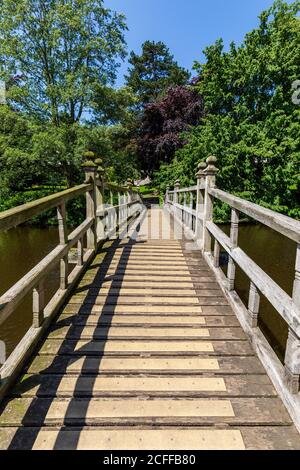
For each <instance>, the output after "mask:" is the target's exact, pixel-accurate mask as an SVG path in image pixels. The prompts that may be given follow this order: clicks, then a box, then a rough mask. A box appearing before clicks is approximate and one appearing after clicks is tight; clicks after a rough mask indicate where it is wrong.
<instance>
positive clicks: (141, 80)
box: [125, 41, 190, 107]
mask: <svg viewBox="0 0 300 470" xmlns="http://www.w3.org/2000/svg"><path fill="white" fill-rule="evenodd" d="M129 64H130V66H131V67H130V68H129V70H128V75H127V76H126V77H125V79H126V84H127V85H128V86H129V87H130V88H131V89H132V90H133V92H134V93H135V94H136V95H137V98H138V101H139V105H140V107H143V106H145V105H147V104H149V103H151V102H154V101H155V100H156V99H157V98H159V97H160V96H161V95H162V94H163V93H164V92H165V91H166V90H167V89H168V88H169V87H170V86H174V85H185V84H186V83H187V81H188V79H189V77H190V74H189V72H188V71H186V70H185V69H183V68H182V67H180V66H179V65H178V64H177V62H176V61H175V60H174V57H173V56H172V55H171V53H170V51H169V49H168V48H167V46H166V45H165V44H164V43H163V42H154V41H146V42H145V43H144V44H143V45H142V54H141V55H138V54H135V52H131V54H130V59H129Z"/></svg>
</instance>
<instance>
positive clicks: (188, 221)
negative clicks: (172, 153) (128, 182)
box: [165, 157, 300, 416]
mask: <svg viewBox="0 0 300 470" xmlns="http://www.w3.org/2000/svg"><path fill="white" fill-rule="evenodd" d="M215 163H216V158H215V157H209V158H208V159H207V166H206V164H205V163H204V164H203V163H201V164H200V165H199V168H198V170H199V171H198V172H197V175H196V177H197V186H193V187H190V188H180V184H179V181H176V183H175V188H174V191H170V188H169V187H168V188H167V192H166V197H165V205H166V207H167V208H168V210H169V211H170V212H171V213H173V214H174V217H175V219H177V221H178V222H180V223H181V224H182V225H183V226H184V228H185V230H186V233H187V234H189V236H190V238H192V239H193V240H194V241H195V242H196V244H197V245H196V246H197V247H199V248H200V249H201V250H202V252H203V255H204V257H205V259H206V261H207V262H208V264H209V265H210V266H211V268H212V269H213V270H214V272H215V274H216V276H217V278H218V280H219V282H220V284H221V287H222V289H223V291H224V292H225V294H226V296H227V298H228V299H229V301H230V303H231V304H232V306H233V307H234V309H235V310H236V312H237V313H238V316H239V319H240V320H241V323H242V324H243V326H244V329H245V330H246V331H247V332H248V334H249V336H250V337H251V340H252V343H253V344H254V346H255V348H256V350H257V352H258V353H259V356H260V357H261V359H262V361H263V362H264V365H265V366H266V369H267V371H269V372H270V375H272V378H273V379H274V380H273V382H274V381H275V382H277V385H278V388H281V389H284V390H285V391H286V392H287V393H289V400H290V401H293V398H292V397H293V396H295V395H296V394H298V392H299V383H300V222H299V221H297V220H294V219H292V218H290V217H286V216H284V215H282V214H279V213H276V212H274V211H272V210H269V209H266V208H264V207H261V206H259V205H257V204H253V203H251V202H249V201H247V200H244V199H241V198H239V197H236V196H233V195H232V194H229V193H226V192H224V191H221V190H220V189H218V188H217V187H216V174H217V171H218V170H217V168H216V167H215ZM215 199H218V200H220V201H222V202H223V203H226V204H227V205H229V206H230V207H231V229H230V236H227V235H226V234H225V233H224V232H223V231H222V230H221V229H220V228H219V227H218V226H217V225H216V224H215V223H214V221H213V212H214V200H215ZM240 213H243V214H246V215H247V216H249V217H251V218H252V219H254V220H255V221H257V222H260V223H262V224H264V225H266V226H268V227H270V228H271V229H273V230H275V231H277V232H279V233H281V234H282V235H284V236H285V237H288V238H289V239H291V240H293V241H294V242H295V243H296V246H297V249H296V263H295V280H294V288H293V294H292V296H289V295H288V294H287V293H286V292H285V291H284V290H283V289H282V288H281V287H280V286H279V285H278V284H277V283H276V282H275V281H274V280H273V279H271V277H270V276H269V275H268V274H267V273H266V272H264V271H263V269H261V268H260V267H259V266H258V265H257V264H256V263H255V262H254V261H253V260H252V259H251V258H250V257H249V256H248V255H247V254H246V253H245V252H244V251H243V250H242V249H241V248H240V247H239V246H238V231H239V219H240V217H239V216H240ZM213 241H214V244H213ZM221 248H222V249H223V250H225V252H227V254H228V257H229V263H228V267H227V275H226V276H225V275H224V273H223V271H222V270H221V268H220V250H221ZM236 266H238V267H239V268H240V269H241V270H242V271H243V272H244V273H245V274H246V276H247V277H248V278H249V280H250V291H249V303H248V308H245V306H244V304H243V303H242V301H241V299H240V298H239V296H238V294H237V293H236V292H235V274H236ZM261 295H264V296H265V297H266V298H267V300H268V301H269V302H270V303H271V304H272V306H273V307H274V308H275V309H276V311H277V312H278V313H279V315H280V316H281V317H282V318H283V319H284V320H285V322H286V323H287V325H288V328H289V334H288V340H287V345H286V353H285V359H284V367H283V366H282V364H281V363H280V361H279V359H277V356H276V355H275V354H274V351H273V350H272V348H271V346H270V345H269V343H268V342H267V340H266V339H265V337H264V335H263V333H262V332H261V331H260V330H259V329H258V328H257V326H258V315H259V306H260V297H261ZM297 406H298V408H299V403H298V405H297ZM299 411H300V410H299ZM299 416H300V415H299Z"/></svg>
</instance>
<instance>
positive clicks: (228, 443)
mask: <svg viewBox="0 0 300 470" xmlns="http://www.w3.org/2000/svg"><path fill="white" fill-rule="evenodd" d="M15 434H16V429H15V428H9V429H7V430H3V428H2V429H1V428H0V449H6V448H7V447H8V446H10V448H11V449H24V448H25V449H39V450H53V449H56V450H72V449H77V450H115V449H119V450H163V451H168V450H177V449H182V450H185V449H186V450H244V449H245V446H244V443H243V439H242V436H241V432H240V431H239V430H228V429H226V430H225V429H219V430H216V429H196V430H193V429H171V430H170V429H168V430H167V429H156V430H155V429H143V432H142V433H141V431H140V430H134V429H127V430H126V432H124V430H123V429H121V430H118V429H104V430H103V429H83V430H68V429H66V428H62V429H61V430H57V429H49V428H41V429H40V430H38V431H37V430H36V429H33V428H23V429H21V430H20V431H19V432H18V433H17V434H16V435H15ZM14 436H15V437H14Z"/></svg>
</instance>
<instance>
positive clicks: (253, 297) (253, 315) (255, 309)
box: [248, 282, 260, 328]
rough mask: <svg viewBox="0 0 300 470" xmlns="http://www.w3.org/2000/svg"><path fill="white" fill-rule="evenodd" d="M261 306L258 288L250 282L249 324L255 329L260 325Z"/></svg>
mask: <svg viewBox="0 0 300 470" xmlns="http://www.w3.org/2000/svg"><path fill="white" fill-rule="evenodd" d="M259 304H260V295H259V292H258V290H257V287H256V285H255V284H253V282H250V292H249V301H248V312H249V322H250V325H251V326H252V327H253V328H256V327H257V324H258V313H259Z"/></svg>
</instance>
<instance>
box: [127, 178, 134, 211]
mask: <svg viewBox="0 0 300 470" xmlns="http://www.w3.org/2000/svg"><path fill="white" fill-rule="evenodd" d="M132 186H133V182H132V180H131V179H128V180H127V187H128V193H127V196H128V200H127V204H128V212H127V218H129V217H131V216H132V205H131V203H132V202H133V192H132Z"/></svg>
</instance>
